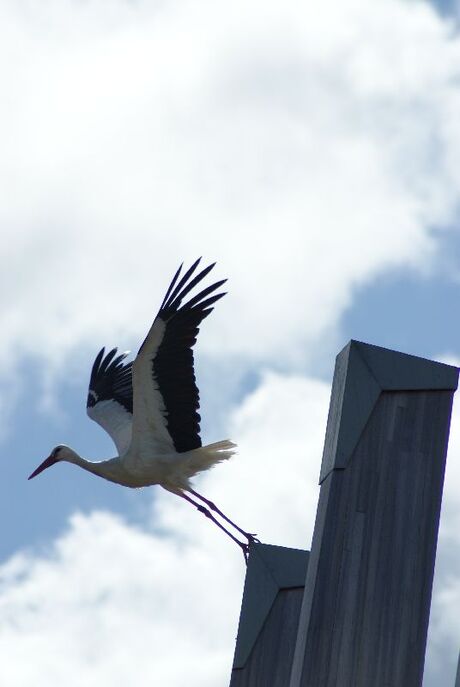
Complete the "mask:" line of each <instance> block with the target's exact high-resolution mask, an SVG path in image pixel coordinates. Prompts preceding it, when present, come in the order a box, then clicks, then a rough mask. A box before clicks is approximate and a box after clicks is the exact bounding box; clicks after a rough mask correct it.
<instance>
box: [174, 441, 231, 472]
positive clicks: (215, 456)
mask: <svg viewBox="0 0 460 687" xmlns="http://www.w3.org/2000/svg"><path fill="white" fill-rule="evenodd" d="M236 448H237V446H236V444H234V443H233V441H230V440H229V439H224V440H223V441H216V442H215V443H214V444H208V445H207V446H200V448H196V449H194V450H193V451H189V452H188V460H187V463H186V465H184V468H186V470H187V473H188V474H187V477H193V475H196V474H197V473H198V472H202V471H203V470H208V469H209V468H212V467H213V466H214V465H217V463H221V462H222V461H223V460H228V459H229V458H231V457H232V456H233V455H234V454H235V453H236Z"/></svg>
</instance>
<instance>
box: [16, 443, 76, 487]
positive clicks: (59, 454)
mask: <svg viewBox="0 0 460 687" xmlns="http://www.w3.org/2000/svg"><path fill="white" fill-rule="evenodd" d="M75 455H76V454H75V451H72V449H71V448H69V447H68V446H64V445H63V444H60V445H59V446H56V448H53V450H52V451H51V453H50V455H49V456H48V458H46V459H45V460H44V461H43V463H40V465H39V466H38V468H36V469H35V470H34V471H33V473H32V474H31V475H29V477H28V479H32V477H36V476H37V475H39V474H40V472H43V470H46V468H50V467H51V466H52V465H54V464H55V463H60V462H61V461H63V460H64V461H67V462H70V463H71V462H73V458H74V456H75Z"/></svg>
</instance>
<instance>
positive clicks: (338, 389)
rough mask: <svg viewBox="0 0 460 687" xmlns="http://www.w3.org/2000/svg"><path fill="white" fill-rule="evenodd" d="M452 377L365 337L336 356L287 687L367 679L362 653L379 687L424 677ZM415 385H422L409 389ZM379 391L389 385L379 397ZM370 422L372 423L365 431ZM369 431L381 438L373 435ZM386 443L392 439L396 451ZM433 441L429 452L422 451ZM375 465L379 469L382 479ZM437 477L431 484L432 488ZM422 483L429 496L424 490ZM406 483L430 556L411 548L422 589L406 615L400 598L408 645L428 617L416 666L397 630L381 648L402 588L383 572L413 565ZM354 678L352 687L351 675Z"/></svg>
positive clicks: (451, 371) (452, 372)
mask: <svg viewBox="0 0 460 687" xmlns="http://www.w3.org/2000/svg"><path fill="white" fill-rule="evenodd" d="M457 382H458V369H457V368H454V367H451V366H448V365H444V364H441V363H436V362H433V361H429V360H425V359H422V358H418V357H416V356H410V355H407V354H402V353H398V352H395V351H390V350H387V349H384V348H380V347H377V346H370V345H368V344H363V343H361V342H354V341H352V342H350V344H349V345H348V346H347V347H346V348H345V349H343V351H341V353H340V354H339V355H338V356H337V363H336V369H335V373H334V383H333V389H332V395H331V403H330V410H329V418H328V425H327V431H326V440H325V451H324V455H323V464H322V471H321V491H320V498H319V504H318V510H317V516H316V522H315V529H314V534H313V543H312V551H311V555H310V560H309V565H308V570H307V578H306V584H305V591H304V597H303V602H302V609H301V614H300V619H299V626H298V634H297V642H296V648H295V653H294V658H293V664H292V672H291V679H290V683H289V684H290V687H313V686H314V685H319V684H321V685H322V687H332V686H337V687H338V686H339V685H340V686H342V685H344V686H345V685H346V686H347V687H348V686H349V685H355V684H356V685H358V684H359V687H361V685H368V684H371V682H372V680H371V682H369V678H370V672H369V669H368V667H366V665H365V664H366V661H367V663H368V666H369V665H370V664H371V663H372V661H373V664H374V666H376V665H377V664H379V665H380V668H379V669H378V672H377V673H376V674H377V675H378V684H379V685H380V684H382V685H383V684H394V686H395V687H399V686H400V685H407V687H409V686H410V687H412V686H413V685H419V684H420V682H421V671H423V660H422V661H421V665H420V654H421V652H422V651H423V656H424V649H425V645H423V647H422V646H421V645H422V643H423V642H425V643H426V630H427V626H428V616H429V605H430V600H431V591H432V579H433V570H434V558H435V552H436V543H437V533H438V525H439V511H440V504H441V497H442V485H443V479H444V467H445V458H446V453H447V440H448V433H449V425H450V412H451V407H452V396H453V391H454V390H455V389H456V387H457ZM433 390H434V391H435V394H434V395H433V394H432V391H433ZM414 391H417V392H420V393H419V394H415V395H414V394H413V392H414ZM382 392H394V393H393V394H386V396H385V397H384V396H382ZM436 392H440V393H437V394H436ZM445 392H448V393H447V395H446V393H445ZM382 398H385V400H384V401H382V400H381V399H382ZM437 404H438V405H437ZM355 410H357V411H358V412H357V416H358V419H359V421H357V419H356V414H355V412H354V411H355ZM374 410H375V413H374V412H373V411H374ZM431 411H433V412H434V413H435V415H436V418H435V419H434V420H433V422H432V423H431V424H430V423H428V422H427V421H426V419H427V417H429V416H430V412H431ZM421 416H423V418H424V420H425V422H424V423H423V421H422V419H421ZM371 420H372V422H373V423H374V424H372V422H371ZM436 423H437V425H436V428H437V429H436V430H435V429H434V425H435V424H436ZM390 425H391V426H390ZM428 425H430V426H428ZM371 426H372V427H373V429H369V427H371ZM375 428H377V429H375ZM372 431H376V432H377V433H378V435H379V436H376V437H373V436H372V433H371V432H372ZM436 432H438V434H437V433H436ZM441 434H442V436H441ZM363 437H364V438H363ZM387 437H388V438H387ZM388 441H390V443H391V442H394V447H395V448H394V451H395V453H394V454H393V453H392V450H393V449H389V448H388ZM417 442H418V444H417ZM416 444H417V446H416ZM406 445H407V446H406ZM392 446H393V444H392ZM427 446H429V451H431V454H430V453H428V454H426V451H427V450H428V449H427ZM407 447H409V448H407ZM407 451H408V454H407V455H409V456H411V457H412V463H409V464H408V463H407V462H405V461H404V460H401V459H399V462H398V459H397V456H398V455H399V456H400V457H401V456H402V455H403V454H404V455H406V453H407ZM411 451H412V453H411ZM398 452H399V453H398ZM405 452H406V453H405ZM420 452H422V453H423V452H425V453H424V455H425V456H426V455H429V456H430V458H431V462H430V461H429V460H428V459H426V458H423V459H418V458H414V456H418V455H419V454H420ZM434 454H436V455H434ZM420 460H422V462H420ZM375 461H377V462H375ZM417 461H418V462H417ZM410 465H413V468H412V467H410ZM376 470H377V471H378V470H381V471H382V474H381V475H380V477H378V478H377V479H376ZM430 470H431V472H430ZM400 471H402V472H400ZM383 473H384V474H383ZM431 474H433V479H434V485H432V484H430V476H431ZM379 480H380V482H379ZM420 480H421V481H420ZM427 484H430V489H431V492H430V493H426V489H427ZM376 485H377V486H376ZM382 485H383V486H382ZM371 487H372V492H371ZM423 489H425V491H423ZM404 490H408V492H407V493H408V494H409V495H410V499H412V501H411V506H410V507H411V508H412V509H413V510H412V517H413V513H414V512H417V513H420V514H422V515H423V517H424V519H425V520H426V519H427V518H429V519H428V520H426V523H425V525H426V527H427V533H426V534H425V533H422V535H420V533H419V536H424V537H425V539H424V540H423V556H424V558H423V557H421V554H420V555H419V554H418V552H417V551H415V550H413V548H412V549H411V550H410V552H408V555H409V556H412V559H411V562H410V565H411V566H415V568H413V570H417V571H418V578H417V580H414V584H415V582H417V585H418V587H417V589H418V590H419V597H418V598H417V601H416V603H415V602H414V603H415V605H414V607H413V608H414V609H416V610H413V608H412V607H411V609H410V610H409V611H408V610H407V608H406V606H405V605H404V604H403V605H402V606H401V612H404V613H405V614H406V615H405V618H404V619H403V620H402V621H401V625H402V626H403V631H404V633H405V634H404V638H405V639H406V641H407V637H408V632H409V630H408V628H409V627H413V624H414V622H415V621H416V620H417V619H418V620H419V621H420V623H421V624H422V625H423V627H422V628H418V632H417V633H416V634H417V640H416V642H417V647H416V648H417V651H415V653H416V654H417V658H416V662H417V666H416V667H415V668H414V667H413V666H412V667H408V666H407V665H406V663H407V662H406V663H405V662H404V658H403V657H402V656H401V655H400V654H401V652H400V651H398V642H397V640H396V639H395V637H394V636H386V638H385V641H386V642H387V645H386V646H383V644H382V640H381V639H379V635H380V637H381V633H382V632H383V631H384V629H386V631H387V633H388V631H389V627H390V626H391V627H393V625H392V624H391V623H392V622H393V617H392V620H391V622H389V621H388V618H385V617H384V616H382V614H381V613H380V611H381V609H383V608H387V607H388V608H387V610H388V609H389V612H390V615H391V613H392V612H393V611H394V608H395V604H396V606H397V607H398V609H399V607H400V604H401V603H402V599H401V593H402V591H401V590H399V591H398V590H396V591H394V589H395V588H394V587H393V588H388V589H386V588H385V585H384V584H383V579H384V577H385V575H386V574H387V571H388V574H389V575H390V577H391V580H393V578H394V575H395V571H396V570H398V571H399V568H398V567H394V566H399V565H401V566H402V568H404V566H406V567H405V568H404V570H402V568H401V570H402V572H404V575H405V579H406V578H407V574H408V569H409V568H408V566H409V563H407V562H404V560H403V559H404V557H403V556H402V555H401V551H404V550H405V545H406V543H408V542H407V540H406V539H404V537H405V536H407V531H406V530H407V521H408V517H409V516H408V515H407V514H406V512H405V506H404V503H405V500H404V498H405V491H404ZM402 495H403V496H402ZM387 496H388V498H389V499H393V500H394V503H395V508H397V510H396V514H395V515H394V516H391V510H388V505H386V504H385V499H386V498H387ZM351 499H353V504H352V505H350V500H351ZM373 499H374V501H373ZM403 511H404V512H403ZM406 515H407V517H406ZM363 533H365V537H364V539H363ZM370 533H372V536H370ZM401 533H402V534H401ZM382 537H383V538H384V539H382ZM401 537H403V538H402V539H401ZM379 538H380V539H379ZM358 539H359V541H358ZM393 540H394V544H395V547H396V552H395V554H394V555H393V553H392V548H391V547H390V549H389V550H388V551H387V558H386V559H382V553H381V551H380V552H379V547H380V544H382V547H383V543H385V545H386V548H387V549H388V542H389V541H390V542H391V546H393ZM407 548H408V550H409V549H410V547H409V546H408V547H407ZM382 550H383V548H382ZM428 559H429V560H428ZM368 575H369V576H370V577H369V584H370V585H371V586H372V585H373V584H376V585H377V587H372V588H373V589H374V590H375V591H374V592H373V593H372V594H371V595H370V596H369V594H370V592H369V591H367V592H366V593H364V591H363V589H364V586H365V585H364V582H366V584H367V581H368ZM422 577H423V579H422ZM406 584H407V583H406ZM382 587H383V588H384V589H383V594H384V597H382ZM390 587H391V585H390ZM409 588H410V587H409ZM410 593H411V592H410ZM385 595H386V596H385ZM392 595H393V596H392ZM404 600H405V599H404ZM374 605H375V606H374ZM376 609H377V610H376ZM379 609H380V610H379ZM417 614H418V615H417ZM415 616H417V617H415ZM363 623H364V624H363ZM385 623H386V624H385ZM425 625H426V627H425ZM416 626H417V623H416ZM400 631H401V629H400V627H395V633H394V634H395V635H396V634H398V633H400ZM394 641H396V645H395V647H394V651H395V652H396V653H398V654H399V655H398V656H397V657H395V664H396V663H397V664H398V666H399V667H395V666H393V668H390V671H389V670H388V666H387V664H388V660H385V658H384V656H385V655H388V651H389V643H390V644H391V643H392V642H394ZM358 646H359V647H360V650H359V651H358ZM375 652H377V653H375ZM371 659H372V661H371ZM320 664H321V668H320V667H319V665H320ZM312 666H313V667H312ZM306 668H307V669H306ZM374 670H375V668H374ZM338 671H339V672H338ZM398 671H399V672H398ZM390 672H391V676H390ZM384 673H385V676H384V675H383V674H384ZM409 673H410V674H409ZM396 674H397V678H395V675H396ZM339 675H340V680H341V681H340V682H338V681H337V680H338V677H339ZM373 675H374V676H375V674H374V673H373ZM352 676H354V677H352ZM355 679H356V683H355V682H353V681H351V680H355ZM373 679H374V678H373ZM458 679H459V678H458V676H457V681H458ZM372 684H374V682H372ZM375 684H377V683H375ZM456 687H458V686H457V685H456Z"/></svg>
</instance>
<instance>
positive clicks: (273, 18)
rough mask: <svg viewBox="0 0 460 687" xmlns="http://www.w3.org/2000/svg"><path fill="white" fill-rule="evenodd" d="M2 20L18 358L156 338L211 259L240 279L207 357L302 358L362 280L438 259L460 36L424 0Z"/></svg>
mask: <svg viewBox="0 0 460 687" xmlns="http://www.w3.org/2000/svg"><path fill="white" fill-rule="evenodd" d="M1 13H2V15H3V16H2V21H1V22H0V26H1V27H2V28H1V29H0V30H1V32H2V35H1V40H0V44H1V45H2V50H3V53H4V60H3V63H4V64H8V65H10V66H9V69H8V70H4V72H3V75H2V77H1V93H2V99H3V106H2V108H1V117H2V125H1V130H0V141H1V147H2V161H1V162H0V179H1V183H2V189H3V194H2V200H1V201H0V218H1V224H2V234H3V241H2V245H1V246H0V262H1V264H3V266H4V268H3V269H2V270H1V271H0V275H3V277H0V279H1V281H2V283H3V286H2V288H1V289H0V294H1V295H0V327H1V331H2V337H3V342H4V349H5V350H8V351H9V355H10V356H11V352H12V351H14V353H15V354H16V355H17V356H20V355H21V354H22V353H24V352H25V353H28V354H32V355H37V356H39V357H42V358H45V360H46V361H47V363H48V364H53V365H55V366H56V365H59V362H60V361H62V359H63V356H66V355H68V354H69V352H70V350H72V349H75V348H76V347H78V346H81V345H87V346H90V347H91V352H92V351H93V349H94V348H95V346H94V343H93V342H94V341H95V340H97V341H113V342H119V343H120V345H122V346H123V345H124V344H123V342H125V341H126V340H127V339H130V340H131V339H132V340H133V341H134V342H135V341H137V340H140V339H141V338H142V335H143V333H144V332H145V329H146V326H147V325H148V323H149V322H150V319H151V317H152V315H153V313H154V312H155V309H156V307H157V304H158V303H159V301H160V298H161V294H162V292H163V290H164V288H165V285H166V282H167V279H168V278H169V277H170V275H171V273H172V271H173V270H174V269H175V267H176V264H177V262H178V260H180V259H182V258H185V259H186V260H189V259H192V258H194V257H195V256H196V255H197V254H201V253H204V254H205V256H206V258H207V259H214V258H216V259H218V261H219V276H220V275H221V274H224V275H229V276H230V278H231V282H230V284H229V288H230V290H231V295H230V296H229V298H228V299H227V300H226V302H225V304H224V303H222V304H219V308H218V310H217V311H216V314H215V316H214V317H213V318H212V321H211V320H210V321H209V324H208V325H207V336H206V337H205V338H204V341H203V347H204V349H205V350H207V351H208V352H213V353H215V354H216V355H220V356H225V355H229V354H235V355H238V356H241V355H242V356H245V357H247V358H250V359H256V360H259V361H260V360H265V361H270V360H273V359H274V358H275V357H277V358H278V359H282V360H283V361H284V365H286V366H288V365H289V364H290V362H291V363H294V364H296V363H297V362H298V361H299V359H303V358H304V356H305V354H304V351H305V346H306V345H307V344H308V343H311V342H312V341H316V340H318V337H320V336H321V334H323V333H324V332H325V330H327V329H328V328H329V329H330V328H331V327H333V326H335V324H336V322H337V319H338V316H339V315H340V313H341V312H342V311H343V309H344V307H346V306H347V305H348V304H349V302H350V298H351V290H352V288H353V287H354V286H355V285H356V284H359V283H362V282H363V281H365V280H367V279H369V278H371V277H373V276H375V274H376V273H378V272H381V271H383V270H385V269H387V268H388V267H390V266H401V265H408V266H414V267H418V268H423V267H427V266H429V265H430V264H431V262H432V259H433V255H434V252H435V248H436V233H435V231H434V230H433V226H437V225H441V224H446V223H448V222H449V221H450V220H451V219H452V217H453V212H454V210H455V208H456V207H457V204H458V200H459V195H458V188H460V185H459V183H458V182H459V175H460V172H459V171H458V170H459V169H460V165H459V164H458V162H459V157H460V135H459V133H458V127H457V125H456V117H455V114H454V113H455V112H456V111H458V100H459V93H460V89H459V86H458V83H459V82H458V78H457V77H458V64H459V61H458V58H459V51H460V42H459V40H458V39H457V38H456V37H455V36H453V35H452V30H451V27H450V26H449V25H448V24H447V23H446V22H443V21H441V20H440V19H439V18H438V17H437V16H436V14H435V13H434V11H433V10H431V9H430V8H429V6H428V5H425V4H423V3H410V4H409V3H401V2H394V1H393V2H388V0H385V1H383V0H382V1H377V2H375V3H373V5H372V8H370V7H369V6H368V5H366V4H365V3H361V2H357V1H356V0H347V1H346V2H343V1H341V2H340V3H339V2H332V1H331V2H329V3H326V5H324V6H322V7H321V8H318V6H317V4H315V5H313V4H310V5H308V4H307V5H302V6H300V5H299V4H298V3H296V2H287V3H282V4H281V3H278V2H270V3H266V2H264V3H261V2H256V3H253V4H251V5H250V6H249V7H248V5H247V3H242V2H236V3H232V4H230V5H229V4H228V3H227V4H225V5H224V4H223V3H215V2H205V3H188V2H179V3H172V2H170V3H166V2H165V3H160V4H157V3H156V4H155V5H154V6H150V5H149V4H148V3H143V2H139V3H124V2H116V3H110V6H109V5H108V4H107V3H102V2H89V3H84V4H82V3H74V2H65V3H57V2H50V3H47V5H46V6H43V7H40V9H37V7H35V6H34V5H33V4H30V3H29V4H28V3H13V2H7V3H3V6H2V10H1ZM9 362H10V364H11V359H9Z"/></svg>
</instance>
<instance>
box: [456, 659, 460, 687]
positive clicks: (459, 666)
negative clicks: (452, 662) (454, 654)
mask: <svg viewBox="0 0 460 687" xmlns="http://www.w3.org/2000/svg"><path fill="white" fill-rule="evenodd" d="M455 687H460V652H459V654H458V664H457V677H456V678H455Z"/></svg>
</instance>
